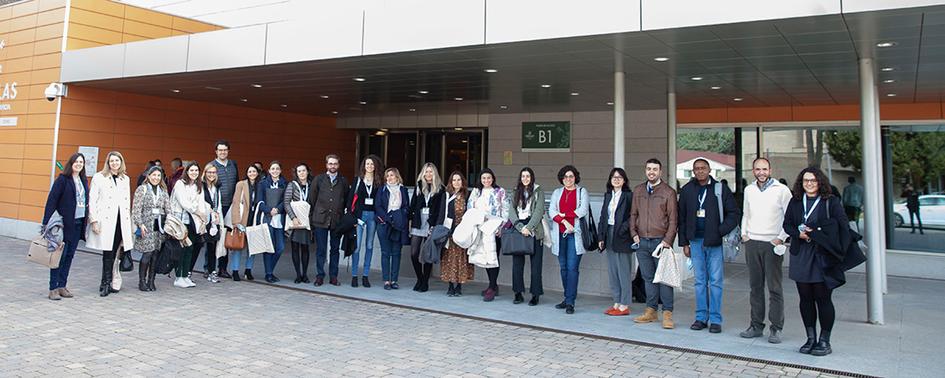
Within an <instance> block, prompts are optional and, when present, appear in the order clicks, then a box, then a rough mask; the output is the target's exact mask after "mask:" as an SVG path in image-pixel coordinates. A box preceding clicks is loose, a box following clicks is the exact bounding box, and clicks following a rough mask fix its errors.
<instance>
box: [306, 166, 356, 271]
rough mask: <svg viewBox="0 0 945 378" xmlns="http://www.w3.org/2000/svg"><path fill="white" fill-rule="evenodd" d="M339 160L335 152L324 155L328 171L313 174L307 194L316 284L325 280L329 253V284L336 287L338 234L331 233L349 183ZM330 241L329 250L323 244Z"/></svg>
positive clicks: (339, 238)
mask: <svg viewBox="0 0 945 378" xmlns="http://www.w3.org/2000/svg"><path fill="white" fill-rule="evenodd" d="M340 166H341V159H340V158H339V157H338V155H335V154H330V155H328V156H325V168H326V169H327V170H328V172H325V173H322V174H320V175H318V176H316V177H315V180H314V182H313V183H312V192H311V195H309V197H308V201H309V203H310V204H311V208H312V214H311V216H310V217H309V219H310V220H311V223H312V230H313V231H315V272H316V276H315V286H322V285H323V284H324V283H325V257H326V255H328V253H330V254H331V255H330V259H329V262H328V276H329V281H328V282H329V283H330V284H332V285H334V286H338V285H339V283H338V258H339V256H338V245H339V244H340V242H341V235H340V234H338V233H333V232H331V230H334V229H335V228H337V227H338V224H339V221H340V220H341V215H342V214H344V210H345V198H347V197H348V182H347V180H345V178H344V176H342V175H341V174H340V173H338V168H339V167H340ZM329 239H331V240H330V244H331V247H330V248H331V250H330V251H326V246H327V244H329Z"/></svg>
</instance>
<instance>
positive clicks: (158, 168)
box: [143, 165, 167, 192]
mask: <svg viewBox="0 0 945 378" xmlns="http://www.w3.org/2000/svg"><path fill="white" fill-rule="evenodd" d="M155 171H157V172H161V181H160V182H158V186H160V187H161V189H164V191H165V192H166V191H167V184H165V183H164V179H166V178H167V176H166V174H165V173H164V168H161V166H160V165H152V166H150V167H148V169H146V170H145V171H144V173H143V175H144V182H145V183H149V184H150V182H149V181H148V176H151V174H152V173H154V172H155Z"/></svg>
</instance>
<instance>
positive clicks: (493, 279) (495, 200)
mask: <svg viewBox="0 0 945 378" xmlns="http://www.w3.org/2000/svg"><path fill="white" fill-rule="evenodd" d="M495 181H496V180H495V173H494V172H492V170H491V169H489V168H485V169H483V170H482V172H481V173H479V184H478V186H477V187H476V188H473V190H472V193H470V194H469V201H468V203H467V205H466V208H467V209H480V210H482V211H483V212H485V213H486V214H489V215H490V216H492V217H498V218H501V219H503V220H504V219H506V218H507V214H508V210H509V204H508V201H506V197H505V189H502V187H500V186H499V185H498V184H496V182H495ZM501 232H502V228H501V227H500V228H499V229H498V230H496V235H495V237H496V243H495V246H496V247H495V250H491V251H490V250H487V251H485V253H487V254H490V256H492V255H498V253H499V251H498V250H499V249H500V248H499V247H500V244H499V240H498V237H499V235H501ZM483 237H488V236H486V235H483ZM490 245H491V244H490ZM495 257H496V258H495V261H498V256H495ZM485 269H486V274H487V275H488V276H489V287H487V288H486V290H484V291H483V292H482V300H483V301H485V302H492V301H493V300H495V297H496V296H498V295H499V283H498V281H499V267H498V266H495V267H486V268H485Z"/></svg>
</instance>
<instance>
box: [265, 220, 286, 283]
mask: <svg viewBox="0 0 945 378" xmlns="http://www.w3.org/2000/svg"><path fill="white" fill-rule="evenodd" d="M269 237H271V238H272V247H273V248H272V249H274V250H275V251H276V252H275V253H265V254H263V264H264V265H265V266H266V276H271V275H272V272H273V271H275V270H276V264H277V263H278V262H279V258H280V257H282V250H283V249H285V231H283V230H282V229H281V228H275V227H269Z"/></svg>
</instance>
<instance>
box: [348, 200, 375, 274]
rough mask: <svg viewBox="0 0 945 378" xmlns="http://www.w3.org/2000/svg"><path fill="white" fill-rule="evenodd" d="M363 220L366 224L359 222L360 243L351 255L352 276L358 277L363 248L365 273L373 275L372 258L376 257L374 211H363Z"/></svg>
mask: <svg viewBox="0 0 945 378" xmlns="http://www.w3.org/2000/svg"><path fill="white" fill-rule="evenodd" d="M361 221H362V222H364V225H361V224H358V244H357V245H356V246H355V247H354V254H353V255H351V277H357V276H359V275H360V273H361V269H360V266H359V264H358V262H359V261H360V260H359V259H360V258H361V253H360V252H361V249H362V248H364V275H365V276H369V275H371V258H373V257H374V234H375V233H376V232H377V223H376V222H375V221H374V212H373V211H365V212H362V213H361ZM362 244H363V245H364V246H363V247H362V246H361V245H362Z"/></svg>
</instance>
